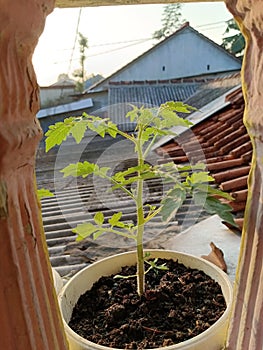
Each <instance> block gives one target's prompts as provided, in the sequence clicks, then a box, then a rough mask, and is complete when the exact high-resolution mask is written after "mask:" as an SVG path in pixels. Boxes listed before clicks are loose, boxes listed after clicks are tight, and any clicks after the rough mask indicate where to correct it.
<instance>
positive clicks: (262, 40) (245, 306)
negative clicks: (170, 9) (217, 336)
mask: <svg viewBox="0 0 263 350" xmlns="http://www.w3.org/2000/svg"><path fill="white" fill-rule="evenodd" d="M226 5H227V7H228V9H229V10H230V12H232V14H233V15H234V17H235V18H236V20H237V21H238V23H239V25H240V28H241V30H242V32H243V34H244V35H245V37H246V45H247V48H246V52H245V58H244V63H243V70H242V80H243V91H244V97H245V103H246V106H245V107H246V108H245V114H244V123H245V125H246V127H247V129H248V132H249V134H250V137H251V140H252V143H253V148H254V155H253V163H252V168H251V172H250V176H249V193H248V200H247V207H246V214H245V222H244V229H243V233H242V242H241V253H240V258H239V266H238V270H237V279H236V286H235V300H234V307H233V313H232V318H231V323H230V328H229V337H228V341H227V349H229V350H241V349H242V350H245V349H249V350H259V349H260V350H262V348H263V326H262V322H263V54H262V52H263V4H262V1H261V0H226Z"/></svg>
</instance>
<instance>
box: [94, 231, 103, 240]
mask: <svg viewBox="0 0 263 350" xmlns="http://www.w3.org/2000/svg"><path fill="white" fill-rule="evenodd" d="M103 233H104V230H103V229H98V230H97V231H96V232H95V233H94V234H93V239H94V241H95V240H96V239H97V238H99V236H101V235H102V234H103Z"/></svg>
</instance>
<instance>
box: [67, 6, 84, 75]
mask: <svg viewBox="0 0 263 350" xmlns="http://www.w3.org/2000/svg"><path fill="white" fill-rule="evenodd" d="M81 12H82V7H81V8H80V9H79V15H78V21H77V27H76V33H75V39H74V45H73V48H72V51H71V55H70V59H69V66H68V73H67V74H68V75H69V73H70V70H71V65H72V61H73V55H74V51H75V48H76V43H77V39H78V33H79V24H80V18H81Z"/></svg>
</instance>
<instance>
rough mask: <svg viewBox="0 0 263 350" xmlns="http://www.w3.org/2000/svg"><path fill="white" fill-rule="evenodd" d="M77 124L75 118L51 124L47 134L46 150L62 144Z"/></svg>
mask: <svg viewBox="0 0 263 350" xmlns="http://www.w3.org/2000/svg"><path fill="white" fill-rule="evenodd" d="M74 125H75V118H73V117H71V118H66V119H65V120H64V122H58V123H56V124H54V125H50V126H49V130H48V131H47V132H46V133H45V136H46V141H45V143H46V152H48V151H49V150H50V149H51V148H53V147H54V146H56V145H58V146H59V145H61V143H62V142H63V141H65V140H66V139H67V137H68V136H69V135H70V131H71V129H72V127H73V126H74Z"/></svg>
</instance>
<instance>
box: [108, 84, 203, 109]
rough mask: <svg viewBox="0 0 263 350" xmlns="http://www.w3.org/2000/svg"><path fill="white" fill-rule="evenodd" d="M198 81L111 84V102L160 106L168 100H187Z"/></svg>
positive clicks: (194, 90)
mask: <svg viewBox="0 0 263 350" xmlns="http://www.w3.org/2000/svg"><path fill="white" fill-rule="evenodd" d="M199 85H200V84H198V83H183V84H154V85H153V84H148V85H137V84H134V85H116V86H115V85H110V86H109V104H110V105H113V104H117V103H136V104H138V103H139V104H147V105H150V106H159V105H160V104H162V103H165V102H167V101H185V100H186V99H187V98H189V97H190V96H192V95H193V94H194V93H195V92H196V91H197V89H198V87H199Z"/></svg>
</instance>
